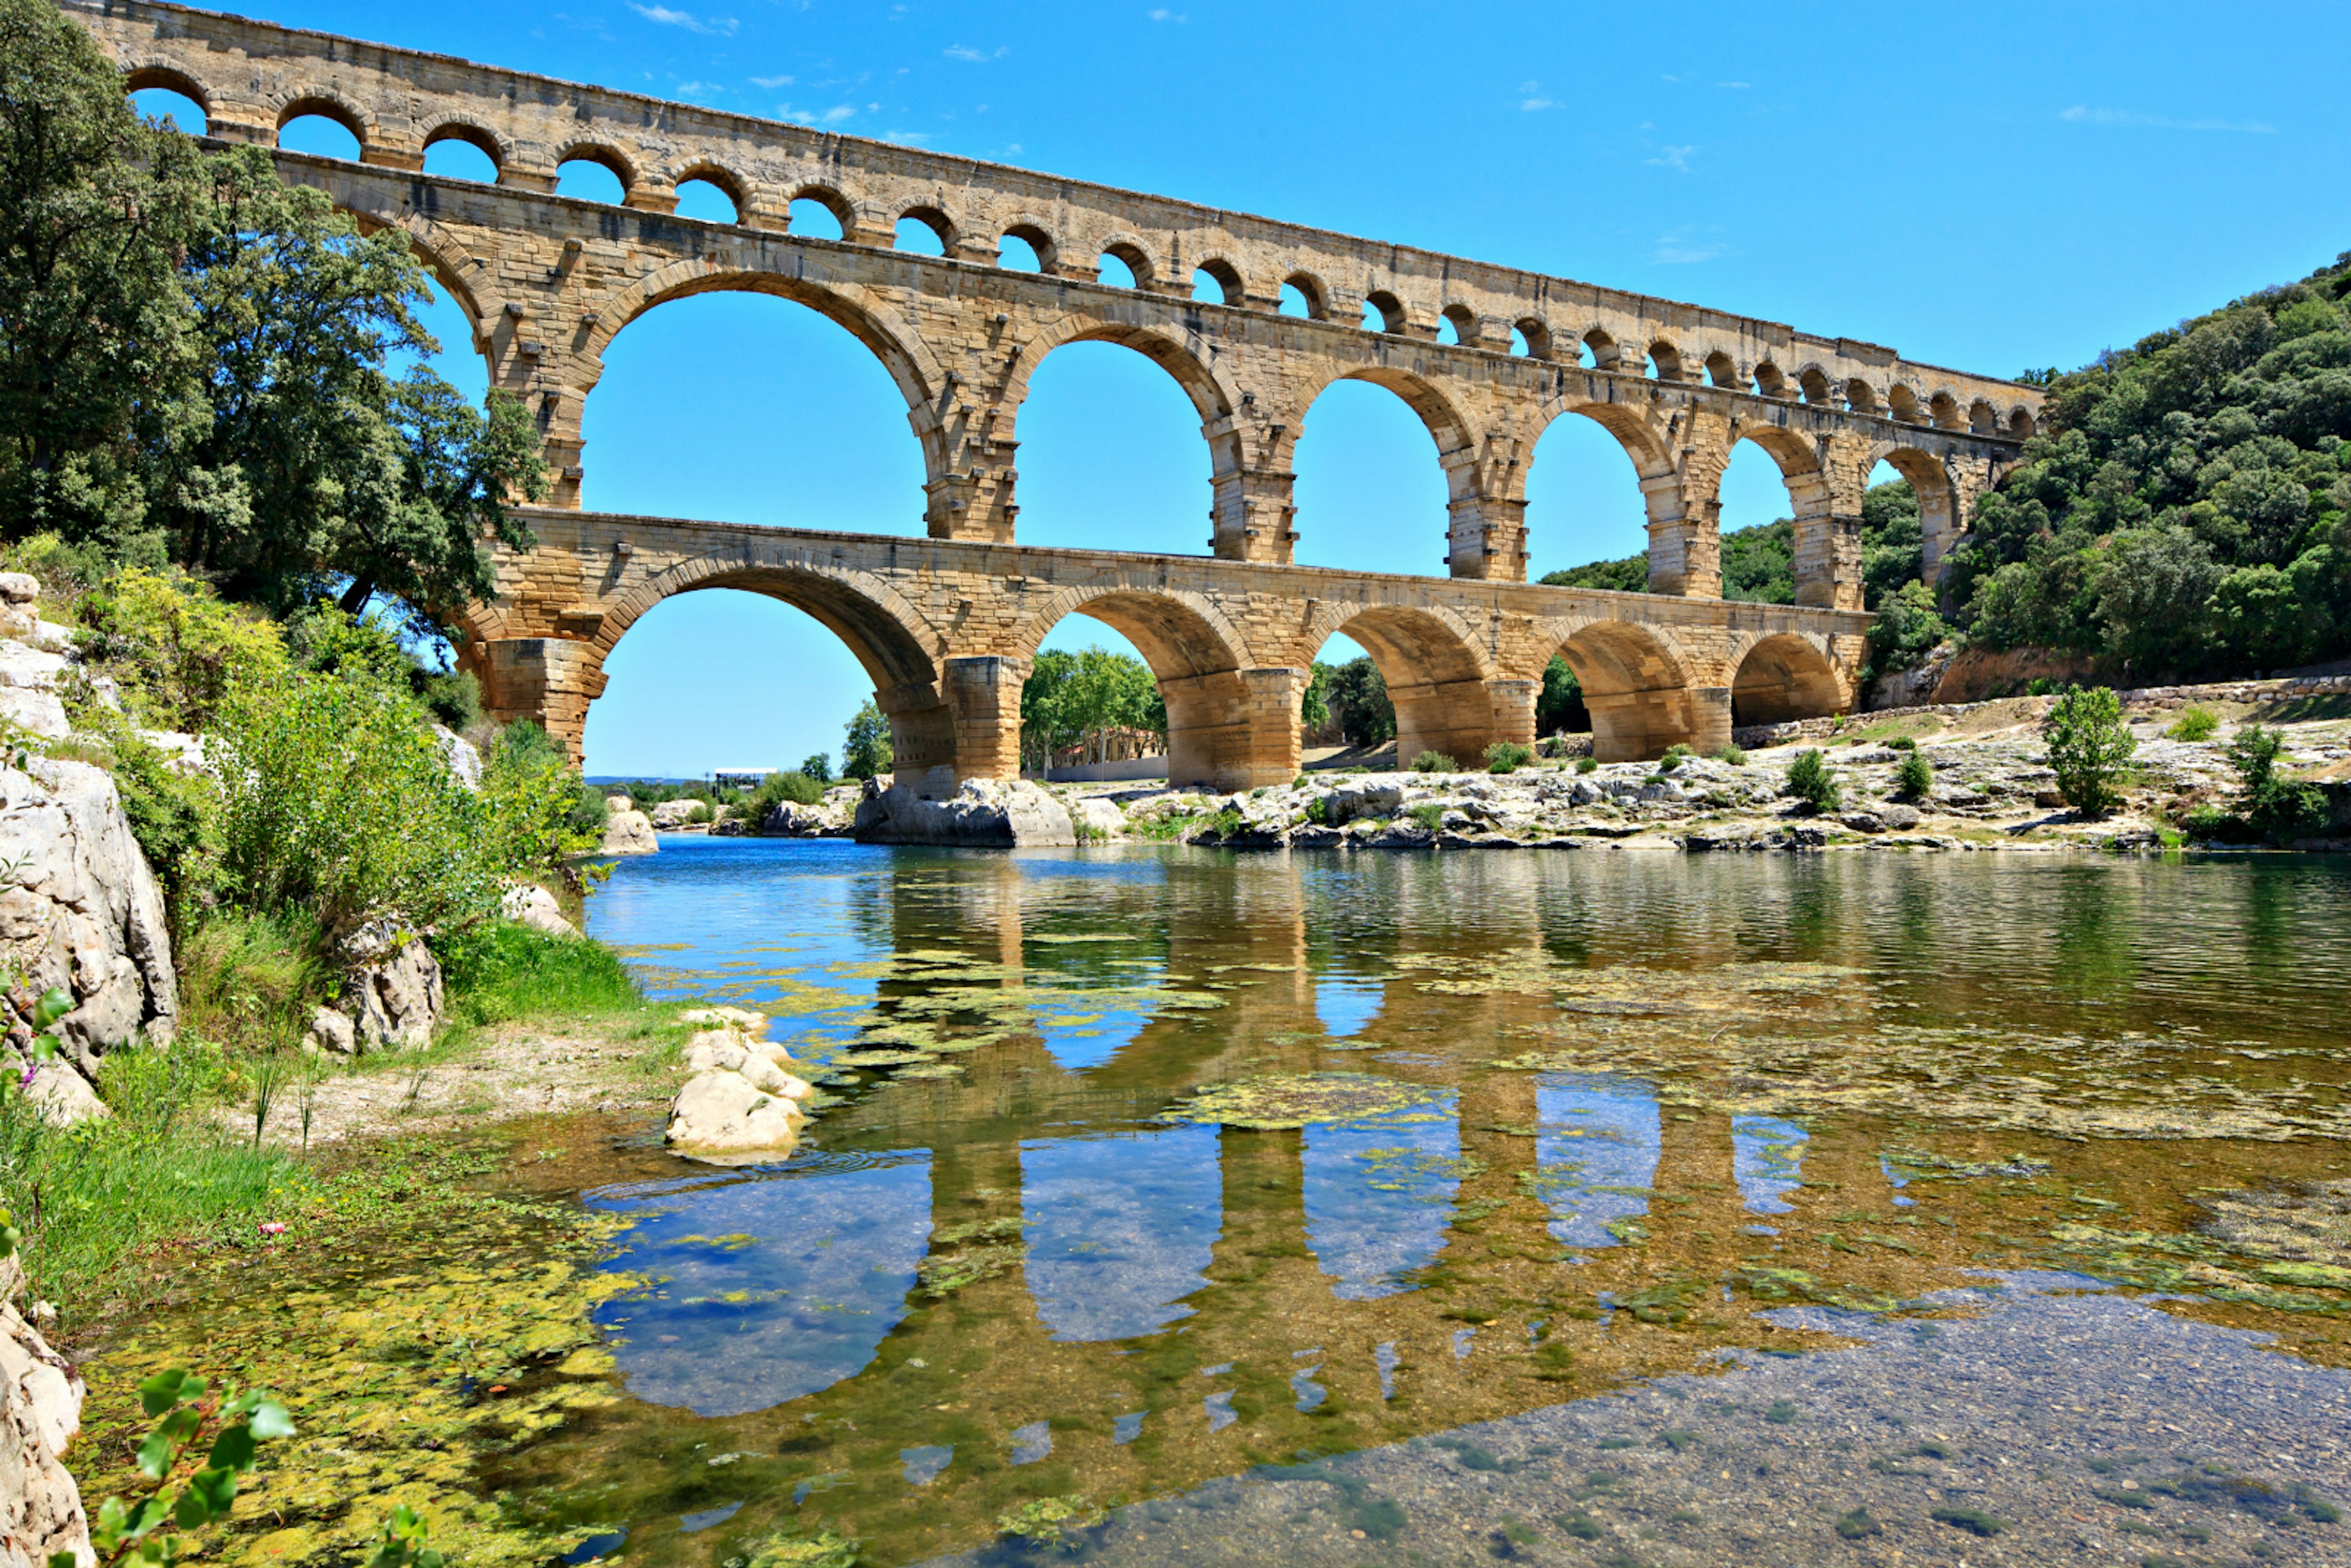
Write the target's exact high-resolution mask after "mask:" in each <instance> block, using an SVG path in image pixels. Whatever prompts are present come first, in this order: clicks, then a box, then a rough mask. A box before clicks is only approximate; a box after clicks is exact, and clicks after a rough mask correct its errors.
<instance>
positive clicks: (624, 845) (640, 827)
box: [599, 795, 661, 855]
mask: <svg viewBox="0 0 2351 1568" xmlns="http://www.w3.org/2000/svg"><path fill="white" fill-rule="evenodd" d="M613 799H614V800H619V801H620V802H621V805H620V808H619V809H618V810H614V811H613V812H612V813H611V815H610V816H608V817H606V818H605V819H604V845H603V848H602V849H601V850H600V851H599V853H601V854H608V855H649V854H654V853H657V852H659V851H660V849H661V844H660V842H659V841H657V840H655V839H654V837H653V821H652V820H651V819H650V818H648V817H647V816H646V815H645V814H644V813H643V811H632V810H629V806H628V799H629V798H628V797H627V796H625V795H617V796H614V797H613Z"/></svg>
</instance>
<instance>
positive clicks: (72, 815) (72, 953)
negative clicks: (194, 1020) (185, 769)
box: [0, 758, 180, 1106]
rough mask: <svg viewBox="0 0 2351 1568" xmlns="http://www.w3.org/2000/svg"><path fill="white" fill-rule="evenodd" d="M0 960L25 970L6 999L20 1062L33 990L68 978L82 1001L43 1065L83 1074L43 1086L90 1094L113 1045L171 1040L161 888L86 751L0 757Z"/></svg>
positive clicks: (82, 1100)
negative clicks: (12, 761)
mask: <svg viewBox="0 0 2351 1568" xmlns="http://www.w3.org/2000/svg"><path fill="white" fill-rule="evenodd" d="M0 964H5V966H6V967H8V968H10V969H12V970H14V971H15V972H16V975H17V976H18V977H20V979H21V981H22V984H21V985H20V987H19V988H18V989H17V990H16V992H14V993H12V994H10V995H9V996H7V997H6V998H5V1003H0V1013H5V1019H6V1028H7V1040H8V1044H9V1047H10V1048H11V1049H12V1050H13V1051H15V1053H16V1056H17V1058H18V1060H19V1061H20V1063H21V1061H23V1060H24V1058H25V1054H26V1051H28V1049H29V1048H30V1046H31V1044H32V1040H33V1029H32V1025H31V1022H30V1019H29V1016H28V1015H29V1014H30V1013H31V1011H32V1009H33V1005H34V1003H35V1001H36V1000H37V998H39V997H40V996H42V995H43V994H44V993H46V992H47V991H49V990H51V989H53V988H63V989H64V990H66V991H67V992H68V994H69V995H70V996H71V997H72V998H73V999H74V1003H75V1006H74V1009H73V1010H72V1011H71V1012H68V1013H67V1014H66V1015H65V1016H64V1018H62V1019H59V1020H58V1021H57V1026H56V1032H57V1038H58V1040H59V1041H60V1043H61V1044H62V1046H63V1048H64V1049H63V1051H61V1052H60V1053H59V1057H58V1059H57V1061H55V1062H53V1063H51V1064H50V1065H49V1066H47V1067H45V1068H43V1069H42V1071H41V1074H40V1076H41V1077H42V1078H45V1079H46V1078H48V1077H49V1076H50V1075H51V1074H52V1073H68V1074H78V1076H79V1077H80V1078H81V1079H82V1080H84V1081H85V1082H82V1083H81V1084H80V1085H79V1090H80V1092H78V1093H77V1092H75V1088H76V1086H75V1085H70V1084H66V1083H63V1082H57V1083H53V1084H50V1085H48V1086H47V1090H46V1091H45V1092H47V1093H48V1094H50V1095H52V1096H53V1097H55V1098H56V1099H57V1103H58V1104H59V1105H60V1106H63V1105H68V1104H80V1105H87V1104H88V1103H89V1101H90V1100H91V1099H92V1098H94V1097H92V1096H89V1093H88V1082H87V1081H88V1080H91V1079H94V1078H95V1077H96V1076H97V1071H98V1062H99V1058H100V1057H101V1056H103V1055H104V1054H105V1053H106V1052H107V1051H110V1050H112V1049H114V1048H115V1047H117V1046H120V1045H122V1044H125V1043H127V1042H128V1041H129V1040H131V1039H132V1038H133V1037H134V1036H137V1035H140V1034H142V1033H143V1034H146V1035H148V1036H150V1037H152V1038H154V1039H158V1040H169V1039H170V1038H171V1037H172V1034H173V1032H174V1030H175V1028H176V1024H177V1020H178V1016H179V1007H180V1002H179V985H178V982H177V980H176V978H175V977H174V976H173V973H172V943H171V936H170V933H169V928H168V927H167V926H166V925H165V923H164V918H163V897H162V893H161V891H160V890H159V889H158V888H157V887H156V885H155V876H154V873H153V872H152V870H150V869H149V867H148V864H147V857H146V856H145V855H144V854H142V853H141V852H140V849H139V841H138V840H137V839H135V838H134V837H132V835H131V821H130V819H129V818H127V817H126V816H124V815H123V812H122V801H121V798H120V796H119V795H117V794H116V793H115V789H114V780H113V779H110V778H109V777H108V776H107V775H106V773H105V772H104V771H103V770H102V769H99V768H93V767H91V766H89V764H88V763H82V762H63V761H55V760H51V759H48V758H36V759H34V760H33V761H32V762H31V763H29V764H28V765H27V767H26V768H25V769H23V770H19V769H17V768H0Z"/></svg>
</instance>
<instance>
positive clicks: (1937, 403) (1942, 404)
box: [1927, 392, 1967, 430]
mask: <svg viewBox="0 0 2351 1568" xmlns="http://www.w3.org/2000/svg"><path fill="white" fill-rule="evenodd" d="M1927 417H1928V419H1930V420H1931V421H1933V423H1934V426H1935V428H1936V429H1938V430H1963V429H1965V428H1966V427H1967V426H1966V421H1964V420H1962V419H1961V418H1960V417H1959V399H1957V398H1955V397H1953V396H1952V395H1951V394H1950V393H1949V392H1937V393H1936V394H1935V396H1934V399H1933V401H1931V402H1928V404H1927Z"/></svg>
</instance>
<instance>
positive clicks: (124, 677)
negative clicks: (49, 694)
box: [77, 567, 289, 735]
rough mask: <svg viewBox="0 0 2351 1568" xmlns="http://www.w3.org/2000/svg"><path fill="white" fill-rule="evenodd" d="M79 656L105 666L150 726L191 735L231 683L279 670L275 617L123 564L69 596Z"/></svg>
mask: <svg viewBox="0 0 2351 1568" xmlns="http://www.w3.org/2000/svg"><path fill="white" fill-rule="evenodd" d="M77 609H78V612H79V614H80V618H81V622H82V631H81V633H80V641H81V649H82V656H83V660H84V663H85V665H86V666H88V667H89V668H92V669H97V670H99V671H102V672H103V673H104V674H108V675H110V676H111V677H112V678H113V680H114V682H115V684H116V685H117V686H118V687H119V688H120V691H121V694H122V701H123V705H124V706H126V707H127V708H128V709H129V710H130V711H131V714H133V715H134V716H136V717H137V718H138V719H139V720H140V722H141V723H142V724H144V725H145V726H146V727H148V728H150V729H172V730H179V731H183V732H184V733H187V734H191V735H200V734H202V733H204V731H205V730H207V729H210V728H211V727H212V726H213V722H214V719H215V718H217V717H218V716H219V714H220V710H221V706H222V704H223V703H224V702H225V700H226V699H227V697H228V695H229V694H230V693H232V692H235V691H239V690H250V689H252V688H254V687H256V686H261V685H270V684H273V683H275V682H277V681H278V680H280V679H282V678H283V677H284V675H285V674H286V671H287V665H288V662H289V661H288V655H287V648H286V643H285V639H284V637H283V635H282V634H281V633H280V632H279V630H278V628H277V625H276V624H275V623H274V622H270V621H267V620H265V619H263V618H261V617H259V616H256V614H254V612H251V611H250V610H246V609H241V608H238V607H236V606H233V605H229V604H225V603H223V602H222V601H220V599H219V598H218V597H217V596H215V595H214V593H212V592H211V591H210V590H208V589H207V588H205V587H204V585H202V584H200V583H197V582H195V581H193V580H190V579H188V578H186V577H184V576H183V575H181V574H179V573H176V572H172V573H164V572H153V571H147V570H141V569H139V568H135V567H133V568H126V569H124V570H120V571H118V572H116V573H114V574H112V576H111V577H110V579H109V580H108V581H107V582H106V584H105V586H104V587H103V588H101V589H98V590H95V591H91V592H89V593H88V594H86V595H85V596H84V597H83V598H82V599H81V601H79V603H78V606H77Z"/></svg>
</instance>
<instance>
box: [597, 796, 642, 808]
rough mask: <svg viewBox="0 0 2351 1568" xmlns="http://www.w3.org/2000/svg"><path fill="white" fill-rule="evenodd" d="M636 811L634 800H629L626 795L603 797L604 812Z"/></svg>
mask: <svg viewBox="0 0 2351 1568" xmlns="http://www.w3.org/2000/svg"><path fill="white" fill-rule="evenodd" d="M636 809H637V803H636V802H635V801H634V800H630V799H629V798H628V797H627V796H626V795H607V796H605V797H604V810H607V811H633V810H636Z"/></svg>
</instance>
